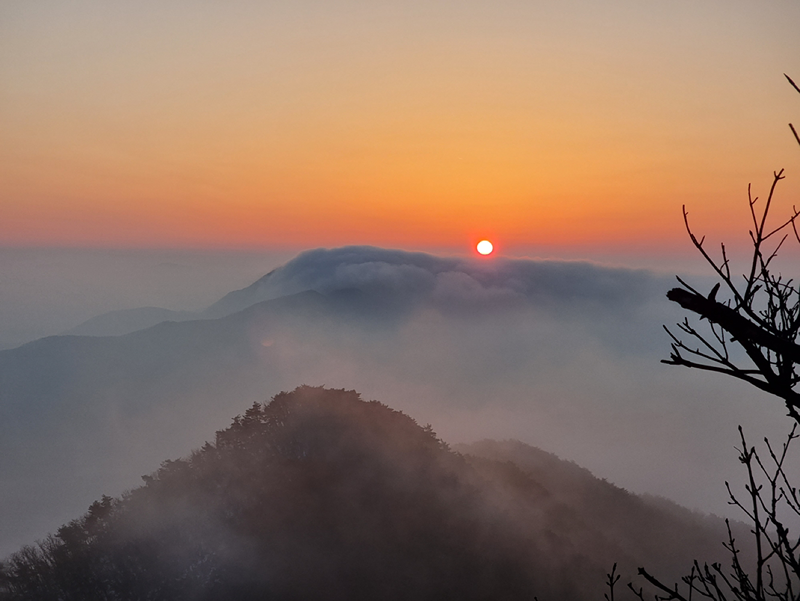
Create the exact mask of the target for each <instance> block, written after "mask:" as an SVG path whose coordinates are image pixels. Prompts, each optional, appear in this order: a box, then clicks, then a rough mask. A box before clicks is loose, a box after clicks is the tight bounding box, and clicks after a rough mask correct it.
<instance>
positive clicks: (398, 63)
mask: <svg viewBox="0 0 800 601" xmlns="http://www.w3.org/2000/svg"><path fill="white" fill-rule="evenodd" d="M798 25H800V3H798V2H796V0H786V1H774V2H773V1H770V2H760V3H756V2H751V1H747V2H745V1H738V0H724V1H722V0H703V1H698V0H691V1H689V0H686V1H681V0H670V1H669V2H665V1H662V2H657V1H650V0H647V1H643V0H635V1H634V0H608V1H603V2H601V1H598V0H591V1H580V0H566V1H561V2H558V3H549V2H548V3H545V2H532V1H530V0H525V1H513V0H494V1H492V2H478V1H473V0H459V1H457V2H456V1H449V2H448V1H441V0H425V1H424V2H423V1H415V0H409V1H403V2H386V1H382V0H372V1H369V2H367V1H363V2H362V1H337V2H321V1H303V0H292V1H291V2H289V1H271V2H256V1H252V2H242V1H233V2H211V1H206V2H200V1H192V2H188V1H178V0H173V1H170V2H160V1H159V2H148V1H137V2H119V1H106V0H104V1H102V2H100V1H90V0H74V1H70V2H64V1H48V0H37V1H36V2H28V1H23V0H8V1H5V2H2V3H0V245H6V246H9V245H10V246H16V245H25V246H30V245H34V246H35V245H48V246H59V245H66V246H89V247H93V246H94V247H96V246H100V247H102V246H112V247H215V248H220V247H221V248H226V247H232V248H243V247H244V248H248V247H252V248H270V247H280V246H292V247H314V246H322V245H327V246H333V245H342V244H365V243H366V244H376V245H381V246H395V247H403V248H431V247H436V246H438V247H447V246H449V247H459V246H461V245H466V244H468V243H471V242H473V241H474V240H476V239H477V237H479V236H489V237H492V238H493V239H494V240H495V242H496V243H497V245H498V248H499V249H500V250H501V251H503V250H507V251H511V250H513V249H514V248H522V247H528V246H552V247H561V248H570V247H573V248H574V247H587V248H588V247H596V248H601V247H603V248H611V247H615V248H622V249H629V250H636V249H639V250H641V249H650V250H653V249H656V250H659V251H670V250H671V249H676V248H679V247H680V248H683V247H685V246H686V240H685V235H684V233H683V230H682V223H681V221H680V206H681V204H683V203H686V204H688V205H689V207H690V210H691V211H692V216H693V218H694V219H695V223H696V224H697V227H698V229H702V230H703V231H704V232H707V233H709V234H710V235H712V236H730V235H733V233H734V232H735V233H736V235H739V234H741V233H743V227H744V226H745V225H746V221H744V220H745V219H746V217H747V213H746V210H747V209H746V204H745V199H746V189H747V184H748V183H749V182H752V183H753V185H754V190H755V191H756V192H758V193H763V192H764V191H766V188H767V187H768V185H769V183H770V178H771V173H772V171H773V170H775V169H780V168H783V167H785V168H786V169H787V175H788V178H787V180H786V182H785V183H784V185H783V188H782V191H781V196H780V198H781V203H782V204H780V205H779V207H780V209H779V210H781V209H782V210H785V211H788V210H789V207H790V206H791V205H792V204H793V203H798V198H799V197H800V152H798V148H797V146H796V144H795V142H794V140H793V139H792V137H791V134H790V132H789V129H788V127H787V123H788V122H790V121H794V122H795V123H798V122H800V97H798V95H797V94H796V93H795V92H794V91H793V90H792V89H791V88H790V87H789V85H788V84H787V82H786V81H785V79H784V78H783V75H782V74H783V73H784V72H785V73H788V74H789V75H793V76H794V77H795V78H796V79H798V80H800V36H799V35H798V33H797V31H798ZM743 224H744V225H743Z"/></svg>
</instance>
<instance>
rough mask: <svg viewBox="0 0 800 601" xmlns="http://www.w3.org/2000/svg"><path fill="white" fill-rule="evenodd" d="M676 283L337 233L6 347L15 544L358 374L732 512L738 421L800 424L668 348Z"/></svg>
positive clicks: (474, 436)
mask: <svg viewBox="0 0 800 601" xmlns="http://www.w3.org/2000/svg"><path fill="white" fill-rule="evenodd" d="M703 284H705V283H703ZM672 285H673V280H671V279H670V278H667V277H664V276H661V275H656V274H654V273H651V272H647V271H641V270H627V269H612V268H608V267H604V266H600V265H595V264H591V263H585V262H559V261H534V260H522V259H503V258H490V259H488V260H480V259H477V258H476V259H463V258H452V257H439V256H434V255H428V254H423V253H408V252H402V251H395V250H386V249H379V248H372V247H347V248H341V249H333V250H325V249H320V250H312V251H308V252H305V253H302V254H301V255H299V256H297V257H296V258H295V259H293V260H291V261H290V262H288V263H286V264H285V265H283V266H282V267H279V268H277V269H275V270H274V271H272V272H271V273H270V274H269V275H267V276H265V277H263V278H261V279H260V280H258V281H257V282H255V283H254V284H253V285H252V286H249V287H247V288H244V289H242V290H239V291H236V292H233V293H231V294H229V295H227V296H225V297H224V298H223V299H221V300H220V301H219V302H218V303H215V304H214V305H212V306H211V307H210V308H209V309H208V310H207V311H206V312H205V313H204V315H205V316H206V317H207V319H204V320H198V321H186V322H181V323H164V324H161V325H157V326H155V327H153V328H150V329H146V330H143V331H139V332H135V333H132V334H129V335H125V336H118V337H106V338H85V337H62V338H50V339H44V340H41V341H38V342H35V343H33V344H30V345H26V346H24V347H21V348H19V349H15V350H9V351H3V352H0V434H2V435H1V436H0V446H2V449H0V450H2V456H3V457H5V460H0V472H1V473H0V478H1V479H2V482H3V487H2V490H3V491H4V492H3V493H2V494H3V497H4V498H3V499H2V502H0V506H3V507H5V508H6V510H5V513H4V514H3V515H2V516H0V532H3V531H5V532H6V533H8V534H7V535H4V536H3V540H0V552H2V551H9V550H12V549H13V548H14V547H15V546H16V545H18V544H20V543H22V542H26V541H28V540H29V539H30V537H32V536H41V535H42V534H44V533H45V531H46V530H47V529H53V528H55V527H56V526H58V525H59V524H60V523H63V522H64V521H65V520H66V519H69V518H70V517H72V516H74V515H77V514H78V513H80V512H81V511H83V510H84V509H85V507H86V506H87V505H88V503H89V502H91V501H92V500H94V499H95V498H98V497H99V496H100V495H101V494H103V493H107V494H118V493H119V492H120V491H121V490H123V489H124V488H128V487H131V486H135V485H136V484H137V483H138V478H139V476H141V475H143V474H145V473H148V472H150V471H152V470H154V469H155V468H156V467H158V463H159V462H160V461H161V460H163V459H167V458H172V457H178V456H181V455H185V454H186V453H188V452H189V451H190V450H191V449H192V448H194V447H198V446H200V445H201V444H202V443H203V441H204V440H206V439H209V438H211V437H212V436H213V433H214V431H215V430H217V429H219V428H222V427H225V426H226V425H227V424H228V422H229V420H230V418H232V417H233V416H234V415H236V414H238V413H241V412H243V411H244V410H245V409H246V408H247V407H248V406H249V405H250V404H251V403H252V402H253V401H260V400H265V399H267V398H269V397H271V396H272V395H274V394H276V393H277V392H280V391H281V390H291V389H293V388H295V387H296V386H298V385H300V384H310V385H325V386H329V387H337V388H346V389H356V390H358V391H359V392H361V393H362V395H363V396H364V397H365V398H372V399H377V400H380V401H382V402H384V403H386V404H388V405H390V406H392V407H393V408H395V409H399V410H402V411H404V412H406V413H408V414H409V415H411V416H412V417H414V418H415V419H416V420H417V421H419V422H421V423H423V424H424V423H431V424H432V425H433V426H434V428H435V430H436V431H437V432H438V433H439V434H440V436H442V437H443V438H444V439H445V440H448V441H450V442H470V441H473V440H478V439H483V438H498V439H503V438H517V439H520V440H522V441H524V442H526V443H529V444H532V445H535V446H538V447H540V448H543V449H545V450H547V451H550V452H554V453H556V454H557V455H559V456H561V457H563V458H565V459H570V460H574V461H576V462H577V463H578V464H580V465H583V466H585V467H588V468H589V469H590V470H592V471H593V472H594V473H595V474H597V475H599V476H601V477H605V478H608V479H609V480H611V481H612V482H615V483H616V484H618V485H620V486H623V487H627V488H629V489H631V490H633V491H635V492H651V493H656V494H661V495H665V496H667V497H669V498H672V499H675V500H677V501H679V502H682V503H684V504H687V505H689V506H692V507H697V508H700V509H704V510H707V511H717V512H720V513H722V512H724V511H726V510H727V506H726V496H725V490H724V480H726V479H727V480H730V481H731V482H732V483H735V482H738V481H739V480H740V474H739V473H738V471H737V464H736V461H735V451H734V450H733V446H734V444H735V441H736V426H737V425H738V424H739V423H742V424H744V425H745V426H747V427H748V429H749V431H751V432H752V436H751V437H752V438H753V439H756V438H758V437H760V436H763V435H767V434H769V435H779V434H780V433H782V432H783V431H784V429H785V428H784V427H783V426H785V425H786V424H784V423H783V416H782V413H783V412H782V410H781V407H780V404H779V402H777V401H774V400H772V399H768V398H764V397H762V396H759V395H758V394H757V393H756V392H755V391H752V390H750V389H748V388H747V387H746V386H744V385H738V384H736V383H733V382H728V381H726V380H725V379H724V378H721V377H716V378H715V377H714V376H713V375H710V374H697V373H694V372H692V371H689V370H683V369H678V368H674V367H668V366H665V365H662V364H660V363H659V360H660V359H662V358H664V357H666V355H667V352H668V339H667V337H666V334H665V333H664V332H663V330H662V324H671V323H673V322H674V321H676V320H678V319H679V318H680V317H681V316H680V313H679V312H678V311H677V310H676V308H674V307H672V306H670V303H669V302H668V301H667V300H666V298H665V296H664V295H665V293H666V290H667V289H668V288H670V287H671V286H672ZM308 291H313V292H308ZM298 293H305V294H298ZM293 294H295V295H296V296H290V295H293ZM287 297H288V298H287ZM270 299H273V300H270ZM274 299H278V300H274ZM265 301H267V302H265ZM176 308H179V307H176ZM212 316H216V318H213V319H212V318H211V317H212ZM65 474H68V475H69V476H68V477H64V475H65ZM43 499H44V500H43ZM47 499H55V501H52V502H51V501H48V500H47Z"/></svg>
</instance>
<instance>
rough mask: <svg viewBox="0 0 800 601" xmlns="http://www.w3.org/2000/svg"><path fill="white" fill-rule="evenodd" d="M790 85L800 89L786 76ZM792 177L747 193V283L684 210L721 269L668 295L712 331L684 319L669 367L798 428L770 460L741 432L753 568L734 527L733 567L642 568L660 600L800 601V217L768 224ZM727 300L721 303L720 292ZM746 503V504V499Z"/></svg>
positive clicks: (776, 177)
mask: <svg viewBox="0 0 800 601" xmlns="http://www.w3.org/2000/svg"><path fill="white" fill-rule="evenodd" d="M786 79H787V80H788V81H789V83H790V85H791V86H792V87H793V88H794V89H795V90H796V91H797V92H798V93H800V88H798V86H797V85H796V84H795V82H794V81H792V79H791V78H790V77H789V76H788V75H786ZM789 127H790V129H791V131H792V134H793V135H794V138H795V139H796V140H797V142H798V144H800V137H799V136H798V134H797V130H796V129H795V128H794V126H793V125H792V124H791V123H790V124H789ZM783 177H784V176H783V170H780V171H777V172H775V173H774V174H773V180H772V185H771V186H770V189H769V194H768V195H767V198H766V200H765V201H763V202H761V203H759V199H758V198H757V197H755V198H754V197H753V196H752V193H751V190H750V187H748V191H747V192H748V202H749V206H750V216H751V218H752V229H750V240H751V242H752V252H751V255H750V260H749V264H748V267H747V270H746V271H745V273H744V274H743V277H742V279H741V280H739V279H738V278H736V279H735V278H734V275H733V272H732V268H731V263H730V259H729V258H728V253H727V251H726V249H725V245H724V244H722V245H721V249H720V256H719V258H717V259H714V258H713V257H712V256H711V255H710V254H709V252H708V251H707V250H706V247H705V246H704V242H705V238H700V239H698V238H697V236H695V234H694V233H693V232H692V229H691V227H690V226H689V219H688V213H687V211H686V207H685V206H684V207H683V219H684V223H685V224H686V231H687V232H688V234H689V238H690V239H691V241H692V244H694V246H695V248H697V250H698V251H699V252H700V254H701V255H702V256H703V258H704V259H705V260H706V262H707V263H708V264H709V265H710V266H711V267H712V269H713V271H714V273H715V274H716V275H717V276H718V278H719V281H718V282H717V283H716V284H715V285H714V287H713V288H712V289H711V291H710V292H709V294H707V295H705V294H703V293H701V292H699V291H697V290H695V289H694V288H692V287H691V286H689V285H688V284H687V283H686V282H685V281H683V280H681V279H680V278H678V280H679V281H680V283H681V286H682V287H680V288H674V289H672V290H670V291H669V292H668V293H667V298H669V299H670V300H671V301H673V302H675V303H678V304H679V305H680V306H681V307H682V308H684V309H686V310H687V311H689V312H691V313H694V314H696V315H697V316H699V318H700V321H701V322H702V321H705V322H706V324H703V325H704V326H705V327H703V326H701V325H696V324H693V323H692V322H690V321H689V319H688V318H687V319H685V320H684V321H683V322H682V323H679V324H678V328H679V330H680V332H681V334H678V335H676V334H673V333H672V332H671V331H670V330H669V329H668V328H666V327H665V329H666V330H667V333H668V334H669V335H670V337H671V338H672V345H671V353H670V357H669V359H667V360H664V361H663V363H667V364H669V365H679V366H684V367H690V368H697V369H701V370H705V371H711V372H717V373H722V374H725V375H728V376H732V377H734V378H737V379H739V380H743V381H745V382H747V383H749V384H751V385H753V386H755V387H756V388H758V389H759V390H763V391H765V392H767V393H769V394H772V395H775V396H777V397H779V398H780V399H782V400H783V402H784V404H785V406H786V409H787V410H788V415H789V417H790V418H791V419H792V420H794V422H795V423H794V425H793V428H792V430H791V432H790V433H789V435H788V437H787V439H786V441H785V442H784V443H783V445H782V447H781V448H779V449H775V448H773V446H772V445H771V444H770V442H769V441H768V440H767V439H765V440H764V443H765V445H766V451H767V455H766V456H767V457H768V458H767V459H762V457H761V456H760V455H759V453H758V452H757V451H756V449H755V447H753V446H750V445H748V443H747V440H746V439H745V435H744V431H743V429H742V428H741V426H740V427H739V437H740V443H741V447H740V448H739V449H738V451H739V461H740V462H741V463H742V464H743V465H744V467H745V470H746V481H745V486H744V490H745V493H744V495H743V496H742V497H740V496H737V494H736V493H735V492H734V491H733V490H732V489H731V486H730V485H729V484H728V483H727V482H726V486H727V488H728V494H729V498H730V501H729V502H730V504H731V505H733V506H735V507H737V508H738V509H739V510H741V511H742V512H743V514H744V515H745V517H746V518H747V520H748V523H749V524H750V525H751V539H750V541H751V543H752V547H753V550H754V561H752V562H748V561H746V560H744V559H743V555H742V550H741V546H740V545H739V544H738V542H737V540H736V538H735V536H734V535H733V533H732V532H731V529H730V524H729V526H728V539H727V541H726V542H725V543H724V546H725V549H727V551H728V553H729V558H730V565H729V566H723V565H722V564H720V563H716V562H715V563H711V564H709V563H705V564H702V565H701V564H700V563H699V562H698V561H697V560H695V561H694V562H693V565H692V568H691V571H690V573H689V574H688V575H686V576H684V577H683V578H682V582H681V583H680V585H679V584H678V583H672V584H670V583H669V582H668V581H665V580H663V579H661V578H658V577H656V576H654V575H652V574H651V573H650V572H648V571H647V570H646V569H645V568H640V569H639V575H640V576H641V577H642V578H643V579H644V580H645V581H646V582H647V583H649V584H650V585H651V586H652V587H654V588H655V589H656V590H657V593H656V595H655V599H656V600H661V601H668V600H672V599H676V600H678V601H690V600H691V599H698V598H701V599H712V600H714V601H725V600H728V599H736V600H740V601H767V600H768V599H776V600H778V601H798V600H800V553H799V552H798V551H800V540H798V539H797V537H796V535H792V534H790V532H789V526H788V524H789V523H790V522H793V523H796V522H797V519H798V518H800V497H799V496H798V491H797V488H796V487H795V486H793V485H792V483H791V479H790V475H789V474H787V471H788V470H787V467H786V459H787V454H788V451H789V448H790V445H791V444H792V442H793V441H794V440H795V439H796V438H798V434H797V428H798V425H800V393H798V392H797V390H796V387H797V385H798V383H800V374H798V365H799V364H800V345H799V344H798V334H800V286H798V284H797V283H795V281H794V280H793V279H791V278H784V277H783V276H782V275H781V274H780V273H779V272H776V271H775V270H774V268H773V262H774V260H775V258H776V257H777V256H778V252H779V250H780V249H781V248H782V246H783V244H784V243H785V242H786V241H787V239H789V238H790V236H791V237H793V238H794V240H795V241H797V242H798V243H800V234H799V233H798V226H797V221H798V217H800V211H798V209H797V207H796V206H795V207H793V209H792V212H791V214H790V215H789V217H788V219H786V220H784V221H781V222H780V223H778V224H777V225H771V224H769V223H768V217H769V214H770V210H771V209H772V203H773V199H774V195H775V190H776V187H777V185H778V183H779V182H780V181H781V180H782V179H783ZM720 291H722V295H723V296H726V297H727V298H725V299H724V300H720V299H718V294H719V293H720ZM742 499H743V500H742ZM616 582H617V579H615V578H614V577H613V571H612V574H611V575H609V579H608V583H607V584H608V588H609V591H610V598H611V599H613V595H614V586H615V584H616ZM628 587H629V588H630V590H632V591H633V593H634V595H635V596H636V598H638V599H640V600H641V601H644V599H645V594H644V593H643V591H642V589H641V588H638V589H637V588H636V587H635V586H633V584H632V583H629V584H628Z"/></svg>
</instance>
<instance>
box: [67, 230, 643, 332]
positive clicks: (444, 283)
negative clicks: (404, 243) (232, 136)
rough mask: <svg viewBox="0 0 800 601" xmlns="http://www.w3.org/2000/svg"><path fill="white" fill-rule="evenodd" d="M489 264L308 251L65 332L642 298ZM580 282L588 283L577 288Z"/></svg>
mask: <svg viewBox="0 0 800 601" xmlns="http://www.w3.org/2000/svg"><path fill="white" fill-rule="evenodd" d="M490 261H491V263H487V262H486V261H485V260H484V261H483V262H481V261H480V260H475V259H467V258H459V257H438V256H435V255H430V254H427V253H422V252H408V251H400V250H393V249H385V248H379V247H374V246H346V247H341V248H334V249H325V248H319V249H313V250H308V251H305V252H302V253H300V254H299V255H297V256H296V257H295V258H294V259H292V260H291V261H289V262H288V263H286V264H285V265H282V266H281V267H278V268H276V269H273V270H271V271H270V272H269V273H267V274H266V275H264V276H263V277H261V278H259V279H258V280H256V281H255V282H253V283H252V284H250V285H249V286H246V287H245V288H242V289H240V290H234V291H232V292H229V293H228V294H226V295H225V296H223V297H222V298H221V299H219V300H218V301H216V302H215V303H213V304H212V305H210V306H209V307H207V308H206V309H204V310H203V311H199V312H188V311H173V310H169V309H160V308H157V307H144V308H140V309H126V310H121V311H111V312H109V313H105V314H103V315H100V316H97V317H94V318H92V319H90V320H88V321H86V322H84V323H82V324H80V325H78V326H76V327H75V328H73V329H71V330H69V331H67V332H65V334H76V335H86V336H118V335H121V334H127V333H130V332H134V331H136V330H139V329H145V328H148V327H151V326H153V325H156V324H157V323H160V322H162V321H185V320H190V319H216V318H220V317H225V316H226V315H230V314H232V313H236V312H239V311H242V310H244V309H246V308H247V307H249V306H252V305H254V304H257V303H260V302H263V301H266V300H273V299H275V298H279V297H281V296H288V295H292V294H296V293H298V292H304V291H307V290H314V291H316V292H319V293H321V294H324V295H326V296H340V295H341V294H342V293H343V292H346V291H350V292H351V293H355V292H357V293H359V294H361V295H362V297H364V299H366V297H370V298H371V299H372V304H373V305H374V304H376V303H381V304H383V305H395V306H399V305H409V304H410V305H414V304H416V303H420V302H434V303H437V302H438V303H441V302H451V301H455V300H457V297H458V296H460V295H462V294H463V293H464V292H469V293H473V294H477V296H475V298H474V299H473V302H478V303H481V304H484V305H485V304H487V303H495V304H499V305H500V306H508V305H509V304H511V305H514V304H520V303H535V304H546V303H547V302H548V297H549V296H550V295H553V294H559V295H566V297H567V298H574V299H576V300H582V301H584V302H585V301H587V300H590V299H591V298H592V297H593V296H594V295H597V294H600V295H602V296H607V295H612V296H617V297H619V302H622V303H625V302H629V301H628V300H626V296H627V295H630V294H632V295H634V296H635V297H636V296H641V294H642V288H643V285H644V284H645V282H646V280H647V278H646V277H643V272H637V271H634V270H627V269H613V268H607V267H599V266H597V265H593V264H591V263H588V262H577V261H542V260H536V261H534V260H527V259H505V258H501V257H498V258H492V259H490ZM509 282H512V285H511V286H509ZM578 282H584V283H585V284H586V285H585V286H582V287H581V286H576V285H575V284H576V283H578ZM622 289H625V290H626V292H627V294H626V295H622V294H620V293H619V292H620V290H622ZM462 301H463V299H462Z"/></svg>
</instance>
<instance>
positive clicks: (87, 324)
mask: <svg viewBox="0 0 800 601" xmlns="http://www.w3.org/2000/svg"><path fill="white" fill-rule="evenodd" d="M190 319H200V315H198V314H197V313H193V312H191V311H173V310H170V309H161V308H159V307H141V308H139V309H124V310H121V311H109V312H108V313H103V314H102V315H98V316H97V317H92V318H91V319H89V320H87V321H84V322H83V323H82V324H80V325H78V326H76V327H74V328H72V329H71V330H68V331H66V332H64V334H65V335H74V336H121V335H123V334H130V333H131V332H136V331H137V330H144V329H145V328H149V327H152V326H154V325H156V324H159V323H161V322H162V321H188V320H190Z"/></svg>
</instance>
